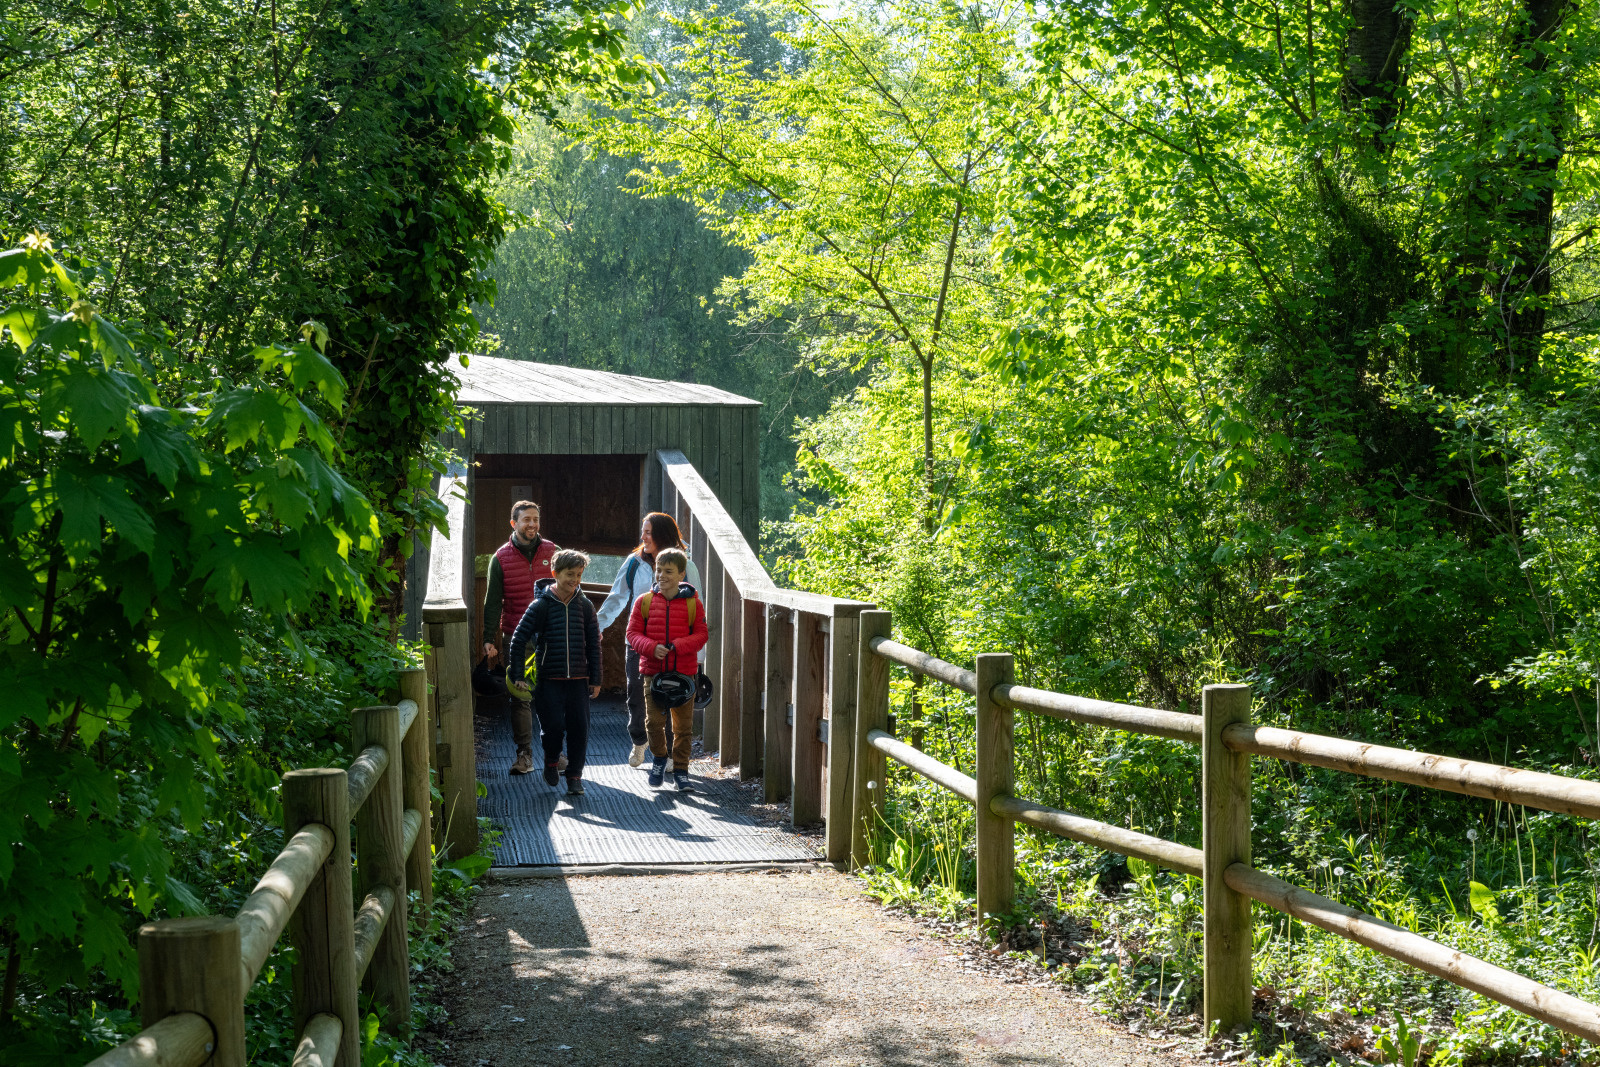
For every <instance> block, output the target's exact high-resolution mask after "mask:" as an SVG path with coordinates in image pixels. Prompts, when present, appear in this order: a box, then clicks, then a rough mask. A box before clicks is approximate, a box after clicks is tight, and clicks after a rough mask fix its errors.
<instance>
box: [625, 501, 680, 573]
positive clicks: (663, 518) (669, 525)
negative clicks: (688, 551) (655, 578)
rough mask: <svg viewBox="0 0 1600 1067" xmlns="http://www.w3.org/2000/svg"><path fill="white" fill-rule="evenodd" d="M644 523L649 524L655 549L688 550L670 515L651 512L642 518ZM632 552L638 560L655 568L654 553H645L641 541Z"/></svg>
mask: <svg viewBox="0 0 1600 1067" xmlns="http://www.w3.org/2000/svg"><path fill="white" fill-rule="evenodd" d="M644 521H645V522H648V523H649V524H650V536H651V537H653V538H654V539H655V542H656V547H657V548H688V547H689V546H688V545H686V544H684V543H683V535H682V534H680V533H679V532H678V522H677V520H676V519H674V518H673V517H672V516H671V515H668V514H667V513H666V512H664V511H652V512H651V513H650V514H648V515H646V516H645V517H644ZM634 551H635V552H638V553H639V558H640V559H642V560H644V561H645V562H646V563H648V564H650V565H651V566H652V567H654V566H655V564H656V556H655V553H654V552H646V551H645V550H644V542H643V541H640V542H639V547H638V548H636V549H634Z"/></svg>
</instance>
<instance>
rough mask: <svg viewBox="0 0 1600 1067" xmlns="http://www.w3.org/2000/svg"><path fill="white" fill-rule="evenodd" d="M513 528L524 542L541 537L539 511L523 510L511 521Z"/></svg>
mask: <svg viewBox="0 0 1600 1067" xmlns="http://www.w3.org/2000/svg"><path fill="white" fill-rule="evenodd" d="M511 528H512V529H513V530H515V531H516V533H517V536H518V537H519V538H521V539H522V540H523V541H532V540H533V539H534V538H535V537H538V536H539V509H538V508H523V509H522V510H521V511H520V512H518V513H517V517H516V518H514V519H512V520H511Z"/></svg>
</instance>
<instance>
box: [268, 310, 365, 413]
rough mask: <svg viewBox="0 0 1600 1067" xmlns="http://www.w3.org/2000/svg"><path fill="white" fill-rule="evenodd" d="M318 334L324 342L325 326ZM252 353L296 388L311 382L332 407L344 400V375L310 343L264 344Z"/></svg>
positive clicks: (302, 387)
mask: <svg viewBox="0 0 1600 1067" xmlns="http://www.w3.org/2000/svg"><path fill="white" fill-rule="evenodd" d="M311 325H313V324H311V323H307V326H311ZM321 336H322V337H323V339H324V342H326V338H327V331H326V330H325V329H324V330H323V331H322V334H321ZM255 356H256V359H257V360H259V361H260V363H261V369H262V370H271V369H273V368H277V369H278V370H281V371H282V372H283V374H284V377H286V378H288V379H289V383H290V384H291V385H293V386H294V387H295V389H296V391H299V390H302V389H304V388H305V387H306V386H308V385H315V386H316V387H317V391H318V392H320V393H321V394H322V397H323V399H324V400H326V401H327V402H328V403H329V404H331V405H332V406H333V407H334V408H336V409H337V408H339V407H340V406H342V405H343V404H344V394H345V381H344V375H342V374H340V373H339V370H338V368H337V367H335V366H334V365H333V364H332V363H331V362H329V360H328V357H327V356H324V355H323V354H322V353H321V352H318V351H317V350H316V349H314V348H312V347H311V345H309V344H307V343H305V342H301V343H300V344H297V345H268V346H265V347H262V348H258V349H256V351H255Z"/></svg>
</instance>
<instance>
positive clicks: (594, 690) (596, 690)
mask: <svg viewBox="0 0 1600 1067" xmlns="http://www.w3.org/2000/svg"><path fill="white" fill-rule="evenodd" d="M599 695H600V687H599V686H598V685H591V686H590V687H589V699H590V700H594V699H595V698H597V697H598V696H599Z"/></svg>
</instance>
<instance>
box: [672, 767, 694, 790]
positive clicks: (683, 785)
mask: <svg viewBox="0 0 1600 1067" xmlns="http://www.w3.org/2000/svg"><path fill="white" fill-rule="evenodd" d="M672 781H673V784H674V785H676V786H677V787H678V792H680V793H687V792H688V791H689V789H690V785H689V772H688V771H673V772H672Z"/></svg>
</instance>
